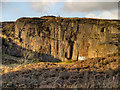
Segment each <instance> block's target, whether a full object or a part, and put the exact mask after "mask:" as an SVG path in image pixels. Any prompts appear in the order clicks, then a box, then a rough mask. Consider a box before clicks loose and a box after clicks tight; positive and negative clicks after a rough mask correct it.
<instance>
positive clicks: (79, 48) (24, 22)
mask: <svg viewBox="0 0 120 90" xmlns="http://www.w3.org/2000/svg"><path fill="white" fill-rule="evenodd" d="M13 26H14V27H13ZM13 26H11V27H10V28H12V31H11V33H13V34H12V35H11V34H10V35H9V36H8V34H7V33H8V32H7V31H8V30H9V29H10V28H7V29H6V26H4V27H3V32H4V33H3V35H7V38H11V39H12V43H15V44H16V45H17V47H12V49H13V48H14V52H15V53H14V55H15V54H18V53H19V55H20V56H23V57H24V55H23V54H24V53H25V52H26V53H27V52H28V51H31V53H30V55H31V56H30V57H31V58H33V57H37V58H40V57H41V56H44V57H46V55H48V56H51V57H54V58H56V59H60V60H62V61H64V60H69V59H73V60H78V59H79V58H81V57H85V58H95V57H104V56H108V55H113V54H119V42H120V21H119V20H100V19H86V18H61V17H49V16H48V17H41V18H20V19H18V20H17V21H16V22H14V23H13ZM6 43H9V44H10V43H11V42H10V41H9V40H8V39H7V40H4V42H3V45H4V44H6ZM8 46H9V47H8V48H7V51H6V52H5V53H8V52H9V54H10V53H12V51H11V50H12V49H11V48H10V47H11V45H8ZM5 47H7V46H5ZM18 47H21V48H22V49H21V48H19V49H17V48H18ZM24 49H25V50H24ZM32 52H34V53H33V54H32ZM49 58H50V57H48V58H47V59H49ZM44 59H45V58H44Z"/></svg>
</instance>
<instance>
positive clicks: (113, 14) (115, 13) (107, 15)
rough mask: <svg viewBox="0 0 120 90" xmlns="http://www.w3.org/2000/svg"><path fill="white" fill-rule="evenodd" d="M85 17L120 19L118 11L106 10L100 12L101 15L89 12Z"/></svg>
mask: <svg viewBox="0 0 120 90" xmlns="http://www.w3.org/2000/svg"><path fill="white" fill-rule="evenodd" d="M85 17H87V18H100V19H118V11H117V10H114V11H104V12H102V13H100V14H99V15H96V14H94V13H89V14H87V15H86V16H85Z"/></svg>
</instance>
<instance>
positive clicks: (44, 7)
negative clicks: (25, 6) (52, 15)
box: [31, 1, 55, 13]
mask: <svg viewBox="0 0 120 90" xmlns="http://www.w3.org/2000/svg"><path fill="white" fill-rule="evenodd" d="M54 5H55V2H45V1H43V2H31V7H32V9H33V10H35V11H37V12H39V13H47V12H48V11H49V10H51V9H52V8H53V7H54Z"/></svg>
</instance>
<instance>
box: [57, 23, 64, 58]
mask: <svg viewBox="0 0 120 90" xmlns="http://www.w3.org/2000/svg"><path fill="white" fill-rule="evenodd" d="M62 41H63V32H62V30H61V27H60V25H59V26H58V47H59V48H58V56H59V57H58V58H59V59H61V60H63V58H62V57H63V42H62Z"/></svg>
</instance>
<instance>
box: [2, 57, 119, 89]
mask: <svg viewBox="0 0 120 90" xmlns="http://www.w3.org/2000/svg"><path fill="white" fill-rule="evenodd" d="M119 60H120V57H119V56H113V57H107V58H96V59H91V60H90V59H89V60H85V61H77V62H74V63H71V62H59V63H52V62H39V63H30V64H19V65H12V66H11V67H9V66H4V65H3V66H2V67H1V68H2V76H3V82H2V84H3V87H44V88H46V87H71V88H75V87H80V88H81V87H82V88H86V87H90V88H93V87H95V88H99V87H101V88H105V87H109V88H110V87H111V88H112V87H113V88H118V87H119V83H118V82H119V81H118V77H119V71H118V70H119V69H118V67H120V64H119ZM18 77H19V78H18ZM113 78H114V80H113ZM99 80H100V81H99ZM81 81H82V82H81ZM103 82H104V84H103ZM108 82H110V83H108ZM98 84H100V85H98Z"/></svg>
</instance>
